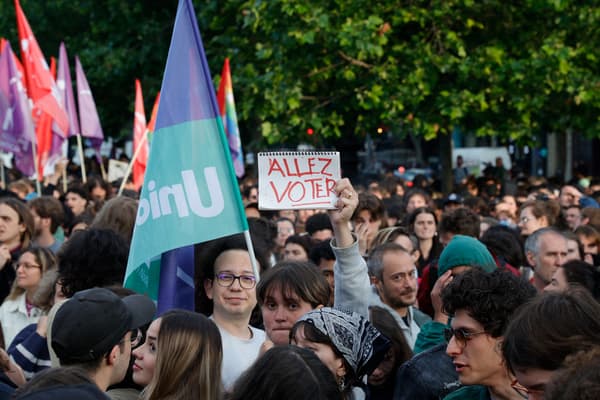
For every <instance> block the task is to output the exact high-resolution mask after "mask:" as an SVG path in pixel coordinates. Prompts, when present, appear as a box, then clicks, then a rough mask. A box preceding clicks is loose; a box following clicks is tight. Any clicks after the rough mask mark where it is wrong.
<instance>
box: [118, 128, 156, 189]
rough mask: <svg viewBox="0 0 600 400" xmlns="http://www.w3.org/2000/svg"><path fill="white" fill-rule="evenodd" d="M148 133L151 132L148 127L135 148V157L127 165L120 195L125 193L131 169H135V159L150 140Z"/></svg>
mask: <svg viewBox="0 0 600 400" xmlns="http://www.w3.org/2000/svg"><path fill="white" fill-rule="evenodd" d="M148 133H149V132H148V129H146V131H145V132H144V136H143V137H142V140H140V142H139V143H138V145H137V147H136V148H135V152H134V153H133V157H131V161H129V164H128V165H127V170H126V171H125V176H124V177H123V181H122V182H121V186H120V187H119V192H118V193H117V196H120V195H121V194H122V193H123V189H125V185H126V184H127V179H128V178H129V175H131V170H132V169H133V163H135V160H136V159H137V157H138V155H139V154H140V151H141V150H142V146H143V145H145V144H146V141H147V140H148Z"/></svg>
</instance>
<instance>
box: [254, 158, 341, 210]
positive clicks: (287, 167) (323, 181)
mask: <svg viewBox="0 0 600 400" xmlns="http://www.w3.org/2000/svg"><path fill="white" fill-rule="evenodd" d="M339 179H340V153H338V152H334V151H332V152H272V153H258V208H259V209H261V210H290V209H303V208H321V209H333V208H335V202H336V200H337V197H336V195H335V193H334V192H333V188H334V186H335V183H336V182H337V181H338V180H339Z"/></svg>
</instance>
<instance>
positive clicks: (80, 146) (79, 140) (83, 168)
mask: <svg viewBox="0 0 600 400" xmlns="http://www.w3.org/2000/svg"><path fill="white" fill-rule="evenodd" d="M77 149H79V160H80V162H81V179H82V180H83V183H86V182H87V175H86V174H85V158H83V144H82V143H81V134H80V133H78V134H77Z"/></svg>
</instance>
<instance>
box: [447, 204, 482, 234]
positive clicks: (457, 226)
mask: <svg viewBox="0 0 600 400" xmlns="http://www.w3.org/2000/svg"><path fill="white" fill-rule="evenodd" d="M479 231H480V225H479V215H477V214H475V212H473V211H471V210H469V209H468V208H465V207H459V208H457V209H455V210H452V211H449V212H446V213H444V214H443V215H442V219H441V220H440V223H439V224H438V233H439V234H440V235H442V234H444V233H453V234H455V235H465V236H471V237H474V238H476V239H477V238H479Z"/></svg>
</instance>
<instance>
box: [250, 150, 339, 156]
mask: <svg viewBox="0 0 600 400" xmlns="http://www.w3.org/2000/svg"><path fill="white" fill-rule="evenodd" d="M336 154H339V152H337V151H264V152H260V153H258V156H259V157H274V156H334V155H336Z"/></svg>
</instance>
